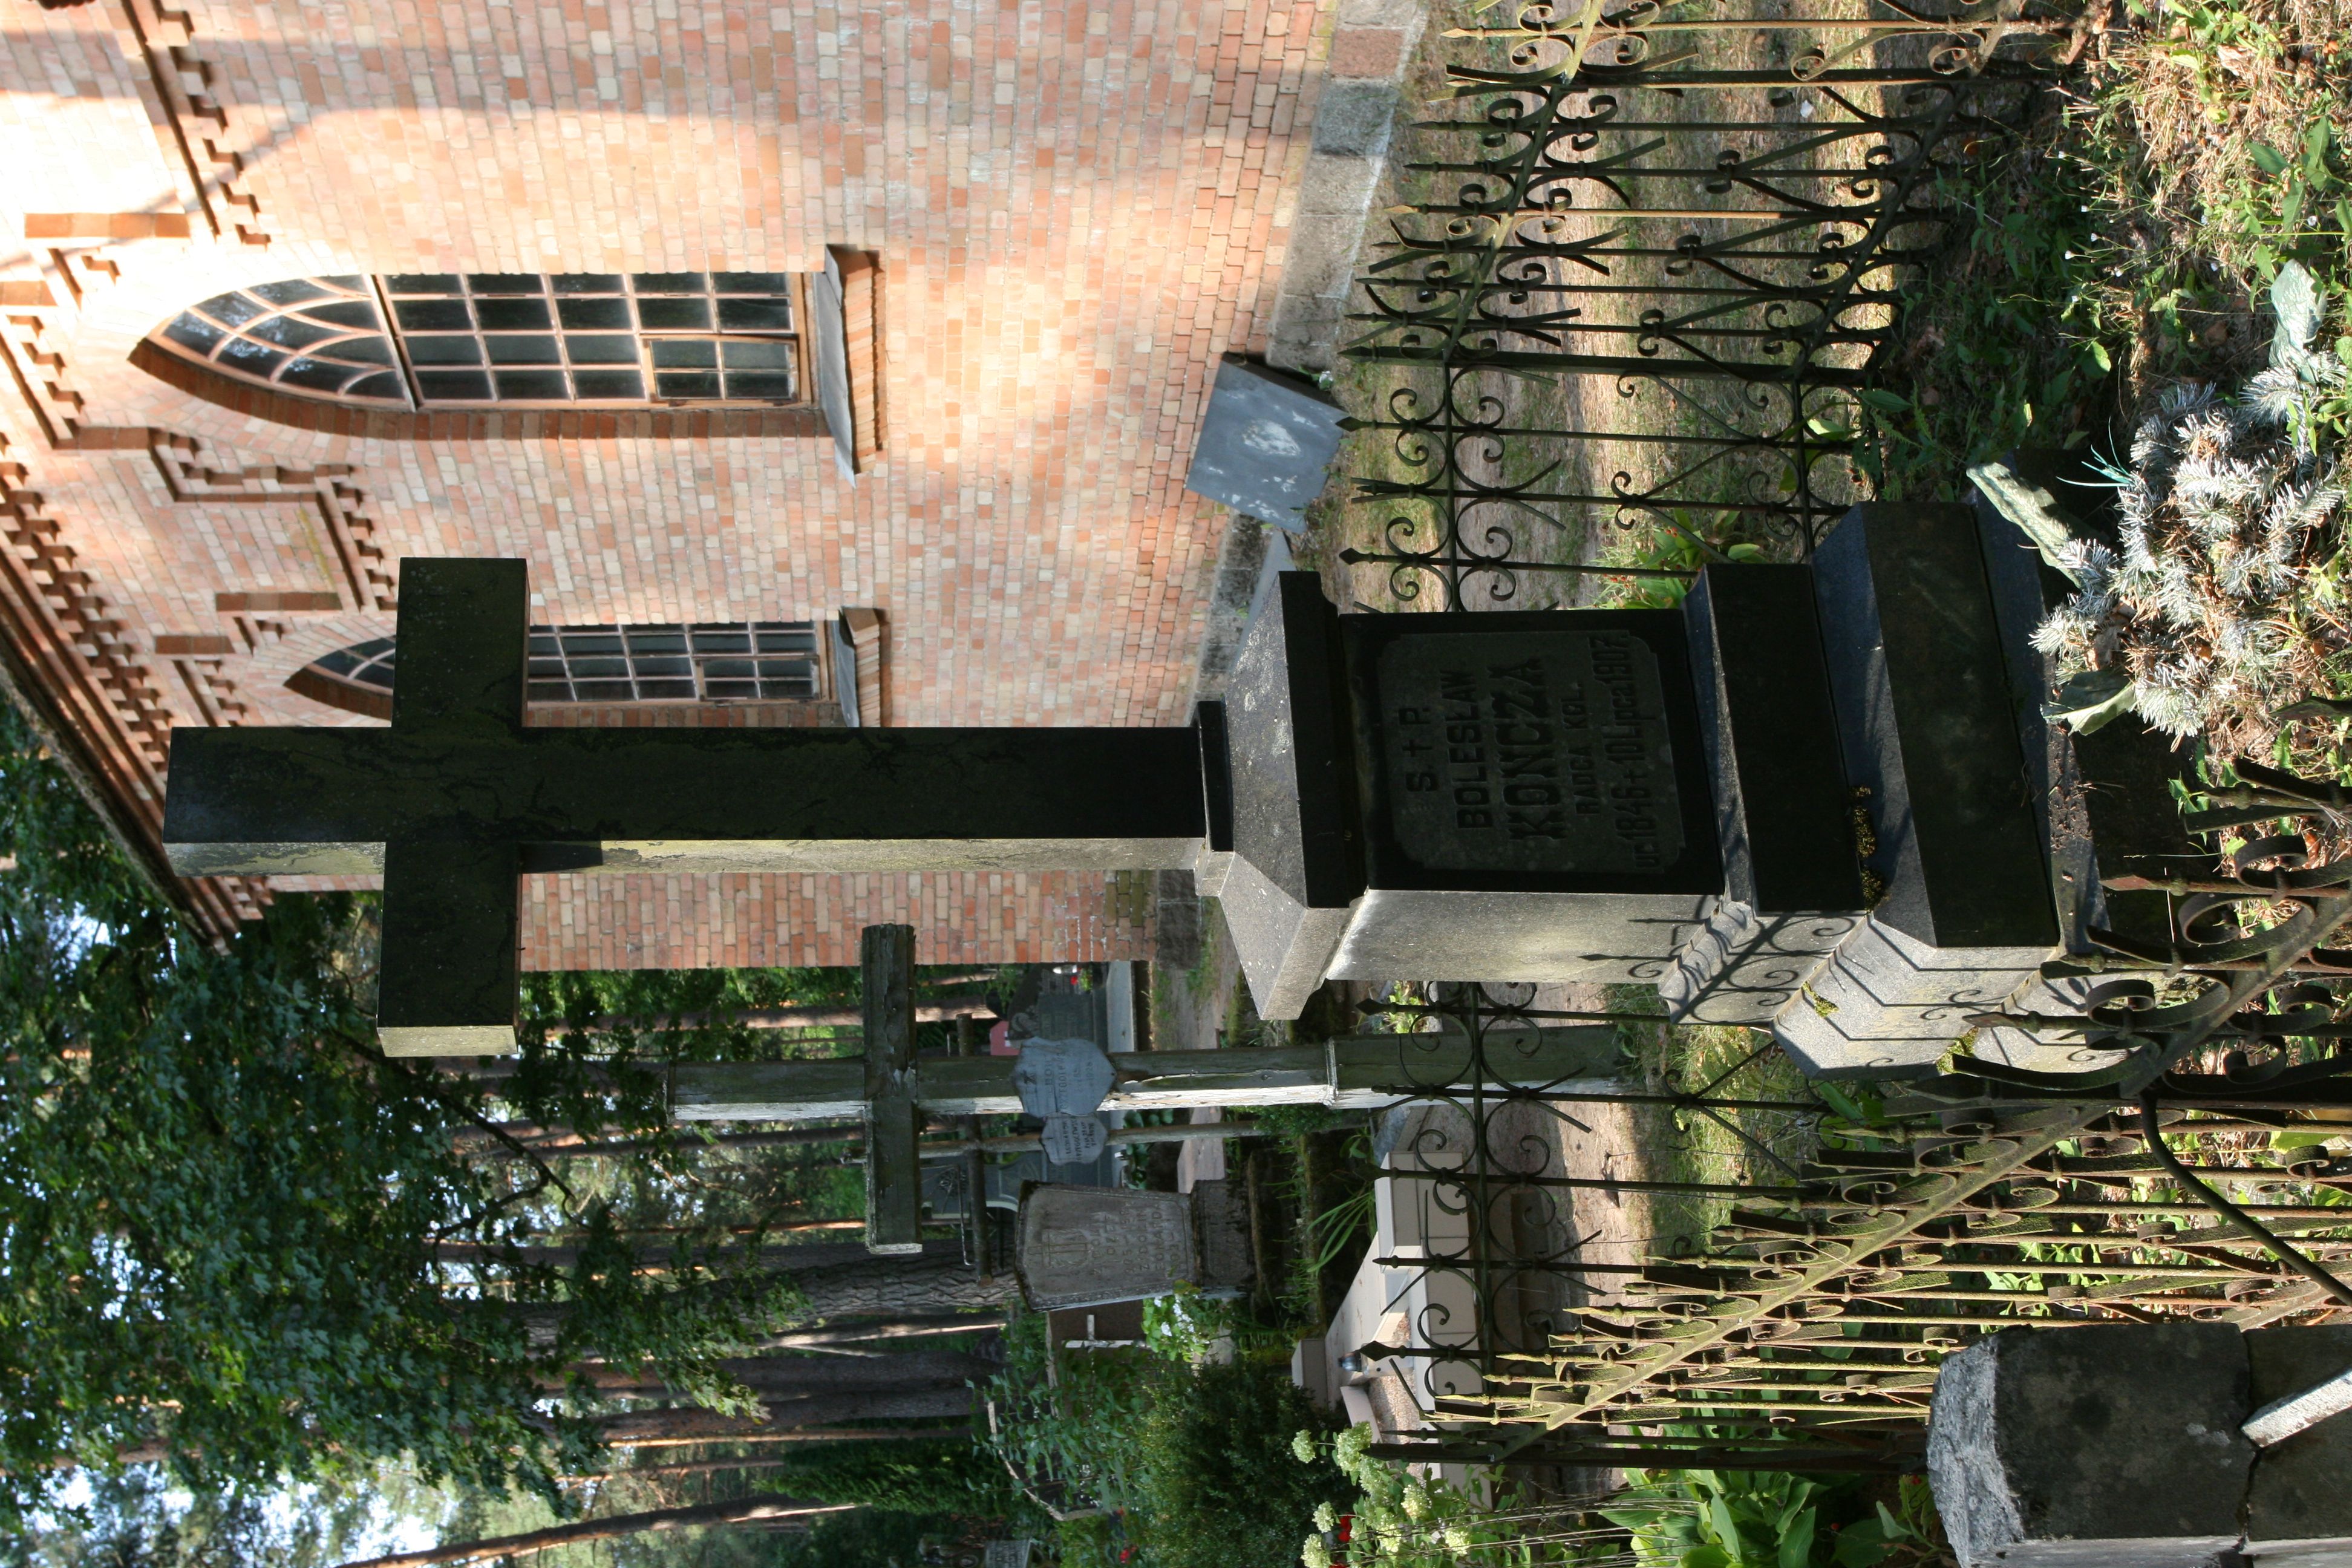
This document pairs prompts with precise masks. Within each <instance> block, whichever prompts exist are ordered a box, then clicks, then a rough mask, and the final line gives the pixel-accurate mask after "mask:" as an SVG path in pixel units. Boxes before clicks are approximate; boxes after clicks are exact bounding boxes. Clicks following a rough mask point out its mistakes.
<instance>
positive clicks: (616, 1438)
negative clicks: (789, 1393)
mask: <svg viewBox="0 0 2352 1568" xmlns="http://www.w3.org/2000/svg"><path fill="white" fill-rule="evenodd" d="M764 1411H765V1414H764V1415H761V1416H758V1417H754V1418H752V1419H750V1420H746V1419H744V1418H742V1417H740V1416H735V1415H720V1414H719V1413H718V1412H717V1411H715V1410H705V1409H703V1408H701V1407H700V1406H699V1405H680V1406H677V1407H674V1408H671V1409H667V1410H631V1411H626V1412H624V1413H623V1414H621V1415H606V1416H603V1417H600V1418H599V1419H598V1420H597V1421H596V1423H595V1431H596V1436H597V1438H598V1439H599V1440H600V1441H602V1442H604V1443H607V1444H610V1445H612V1446H613V1447H632V1446H643V1445H645V1444H647V1443H656V1442H667V1443H675V1442H677V1440H679V1439H681V1438H683V1439H688V1440H690V1441H694V1442H703V1443H731V1442H736V1441H740V1440H741V1439H743V1438H746V1437H754V1438H756V1437H758V1436H761V1435H762V1434H765V1433H770V1432H775V1431H788V1430H790V1429H792V1428H793V1427H795V1426H835V1425H837V1424H839V1423H841V1422H844V1421H920V1420H924V1419H927V1418H929V1417H933V1416H942V1415H971V1390H970V1389H968V1388H933V1389H877V1390H873V1391H870V1392H858V1393H850V1394H814V1395H811V1396H809V1397H806V1398H799V1399H785V1400H778V1401H774V1402H772V1403H770V1404H768V1405H765V1406H764Z"/></svg>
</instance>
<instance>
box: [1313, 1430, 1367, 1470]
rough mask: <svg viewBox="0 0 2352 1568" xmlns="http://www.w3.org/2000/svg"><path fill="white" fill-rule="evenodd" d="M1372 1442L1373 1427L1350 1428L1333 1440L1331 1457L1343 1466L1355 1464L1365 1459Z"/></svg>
mask: <svg viewBox="0 0 2352 1568" xmlns="http://www.w3.org/2000/svg"><path fill="white" fill-rule="evenodd" d="M1300 1436H1305V1434H1304V1433H1302V1434H1300ZM1371 1441H1372V1429H1371V1427H1370V1426H1350V1427H1349V1428H1348V1429H1347V1430H1346V1431H1345V1432H1342V1433H1340V1434H1339V1436H1337V1437H1334V1438H1333V1439H1332V1440H1331V1457H1332V1458H1335V1459H1337V1460H1339V1462H1340V1463H1341V1464H1342V1465H1349V1464H1353V1463H1355V1462H1356V1461H1357V1460H1358V1459H1360V1458H1363V1457H1364V1450H1365V1448H1367V1447H1370V1444H1371Z"/></svg>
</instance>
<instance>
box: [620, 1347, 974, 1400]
mask: <svg viewBox="0 0 2352 1568" xmlns="http://www.w3.org/2000/svg"><path fill="white" fill-rule="evenodd" d="M719 1369H720V1370H721V1371H723V1372H724V1373H727V1375H729V1376H730V1377H732V1378H735V1379H736V1380H737V1381H739V1382H740V1383H741V1384H744V1385H745V1386H746V1387H748V1388H750V1389H751V1391H752V1392H753V1393H755V1394H760V1395H761V1397H763V1398H767V1399H779V1398H787V1397H793V1396H797V1395H804V1394H856V1393H867V1392H874V1393H878V1392H880V1391H882V1390H885V1389H907V1388H962V1387H964V1386H965V1385H967V1384H973V1383H984V1382H986V1381H987V1380H988V1379H989V1378H991V1377H992V1376H994V1375H995V1373H996V1372H997V1371H998V1367H997V1363H994V1362H992V1361H985V1360H982V1358H981V1357H979V1356H974V1355H961V1354H959V1353H958V1352H954V1351H901V1352H896V1353H890V1354H884V1355H871V1356H829V1355H776V1356H758V1357H750V1358H742V1359H735V1360H729V1361H722V1362H720V1363H719ZM577 1370H578V1373H579V1374H580V1375H581V1376H582V1377H583V1378H584V1379H585V1380H586V1381H587V1382H588V1383H589V1384H592V1385H593V1387H594V1388H595V1390H596V1392H597V1393H598V1394H603V1395H604V1397H605V1398H607V1399H667V1398H674V1397H682V1396H681V1395H678V1394H677V1392H676V1391H675V1390H674V1389H672V1388H671V1387H670V1386H669V1385H668V1384H666V1383H664V1382H663V1381H662V1380H661V1379H659V1378H647V1377H645V1376H643V1375H641V1374H639V1373H636V1372H635V1371H634V1370H632V1369H629V1368H625V1367H616V1366H611V1365H594V1364H592V1365H588V1366H583V1367H581V1368H578V1369H577Z"/></svg>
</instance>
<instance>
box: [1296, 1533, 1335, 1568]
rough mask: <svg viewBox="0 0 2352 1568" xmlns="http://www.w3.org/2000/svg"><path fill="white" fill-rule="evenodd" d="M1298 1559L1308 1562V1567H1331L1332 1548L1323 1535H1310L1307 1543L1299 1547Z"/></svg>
mask: <svg viewBox="0 0 2352 1568" xmlns="http://www.w3.org/2000/svg"><path fill="white" fill-rule="evenodd" d="M1298 1560H1299V1561H1300V1562H1301V1563H1306V1564H1307V1568H1331V1548H1330V1547H1329V1546H1328V1544H1326V1543H1325V1542H1324V1540H1323V1538H1322V1537H1321V1536H1319V1535H1310V1536H1308V1537H1307V1543H1306V1544H1305V1545H1304V1546H1301V1547H1300V1548H1299V1549H1298Z"/></svg>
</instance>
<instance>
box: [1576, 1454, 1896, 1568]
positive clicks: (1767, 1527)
mask: <svg viewBox="0 0 2352 1568" xmlns="http://www.w3.org/2000/svg"><path fill="white" fill-rule="evenodd" d="M1626 1479H1627V1480H1628V1482H1630V1483H1631V1484H1630V1486H1629V1487H1628V1489H1627V1490H1625V1491H1624V1492H1622V1493H1621V1494H1619V1495H1618V1496H1617V1497H1614V1498H1612V1499H1611V1500H1610V1504H1609V1506H1608V1507H1606V1508H1604V1509H1602V1510H1601V1515H1602V1517H1603V1518H1606V1519H1608V1520H1610V1521H1612V1522H1614V1523H1616V1524H1618V1525H1621V1526H1622V1527H1623V1528H1625V1529H1626V1530H1628V1531H1631V1532H1632V1533H1633V1550H1634V1553H1635V1555H1636V1556H1637V1557H1639V1558H1640V1559H1641V1560H1642V1561H1643V1562H1644V1563H1657V1564H1660V1565H1661V1568H1665V1565H1667V1564H1672V1565H1673V1568H1882V1565H1885V1568H1910V1565H1913V1564H1922V1565H1924V1564H1927V1563H1936V1562H1937V1561H1939V1560H1940V1553H1939V1550H1938V1548H1937V1539H1936V1529H1935V1524H1934V1512H1935V1503H1934V1499H1933V1496H1932V1494H1931V1493H1930V1492H1929V1491H1928V1489H1927V1482H1926V1481H1925V1480H1922V1479H1906V1480H1904V1481H1903V1482H1902V1483H1901V1485H1900V1489H1899V1490H1898V1492H1897V1494H1896V1495H1897V1498H1898V1504H1899V1506H1898V1507H1897V1508H1896V1509H1895V1510H1889V1509H1888V1508H1887V1506H1886V1505H1885V1503H1883V1502H1864V1501H1863V1500H1861V1499H1860V1497H1859V1495H1858V1489H1857V1488H1856V1485H1855V1483H1853V1481H1850V1480H1849V1481H1844V1482H1839V1483H1831V1484H1824V1483H1822V1482H1820V1481H1813V1480H1806V1479H1801V1478H1800V1477H1797V1476H1792V1475H1787V1474H1781V1473H1776V1472H1773V1471H1769V1470H1739V1471H1717V1470H1665V1471H1659V1472H1656V1473H1654V1474H1645V1473H1644V1472H1643V1471H1640V1470H1631V1471H1628V1472H1627V1473H1626Z"/></svg>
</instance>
